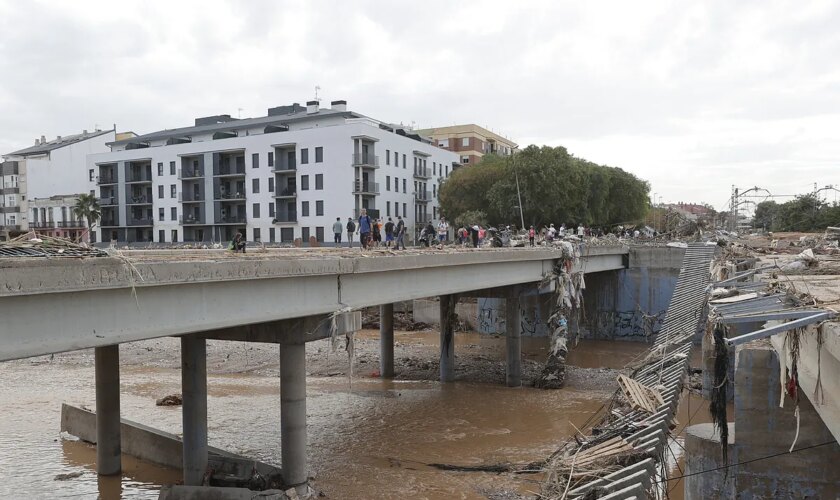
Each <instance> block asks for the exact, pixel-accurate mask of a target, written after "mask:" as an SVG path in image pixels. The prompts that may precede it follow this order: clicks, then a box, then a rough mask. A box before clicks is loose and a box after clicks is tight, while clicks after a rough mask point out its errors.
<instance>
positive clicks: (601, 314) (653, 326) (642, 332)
mask: <svg viewBox="0 0 840 500" xmlns="http://www.w3.org/2000/svg"><path fill="white" fill-rule="evenodd" d="M664 319H665V310H662V311H659V312H657V313H654V314H645V313H644V312H642V311H640V310H638V309H636V310H632V311H598V312H597V313H596V314H595V318H594V319H591V320H590V322H589V328H588V329H587V330H588V331H587V332H586V333H583V334H582V337H584V338H618V337H623V338H628V337H629V338H645V337H649V336H651V335H654V334H656V333H658V332H659V329H660V328H662V321H663V320H664Z"/></svg>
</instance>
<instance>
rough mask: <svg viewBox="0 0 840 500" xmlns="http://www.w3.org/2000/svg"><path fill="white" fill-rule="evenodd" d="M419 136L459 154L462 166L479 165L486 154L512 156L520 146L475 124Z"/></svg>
mask: <svg viewBox="0 0 840 500" xmlns="http://www.w3.org/2000/svg"><path fill="white" fill-rule="evenodd" d="M415 132H416V133H417V134H419V135H421V136H425V137H428V138H430V139H431V140H432V141H433V143H434V144H435V145H437V146H438V147H441V148H443V149H448V150H449V151H452V152H454V153H458V155H459V156H460V157H461V164H462V165H472V164H473V163H477V162H478V160H480V159H481V157H482V156H484V155H486V154H498V155H504V156H507V155H510V154H512V153H513V150H514V149H516V148H518V147H519V146H518V145H517V144H516V143H515V142H513V141H512V140H510V139H508V138H507V137H502V136H501V135H499V134H496V133H494V132H491V131H489V130H487V129H486V128H484V127H479V126H478V125H475V124H472V123H471V124H468V125H453V126H451V127H437V128H427V129H422V130H416V131H415Z"/></svg>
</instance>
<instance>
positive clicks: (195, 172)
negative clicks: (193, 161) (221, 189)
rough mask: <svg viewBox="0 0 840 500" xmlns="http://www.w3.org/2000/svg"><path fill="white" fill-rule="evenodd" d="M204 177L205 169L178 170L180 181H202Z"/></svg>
mask: <svg viewBox="0 0 840 500" xmlns="http://www.w3.org/2000/svg"><path fill="white" fill-rule="evenodd" d="M202 177H204V169H203V168H179V169H178V178H179V179H200V178H202Z"/></svg>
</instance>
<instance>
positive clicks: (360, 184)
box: [353, 181, 379, 196]
mask: <svg viewBox="0 0 840 500" xmlns="http://www.w3.org/2000/svg"><path fill="white" fill-rule="evenodd" d="M353 194H361V195H371V196H376V195H378V194H379V183H378V182H364V181H353Z"/></svg>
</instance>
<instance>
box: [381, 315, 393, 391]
mask: <svg viewBox="0 0 840 500" xmlns="http://www.w3.org/2000/svg"><path fill="white" fill-rule="evenodd" d="M379 373H380V376H381V377H382V378H393V377H394V304H382V305H381V306H379Z"/></svg>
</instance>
